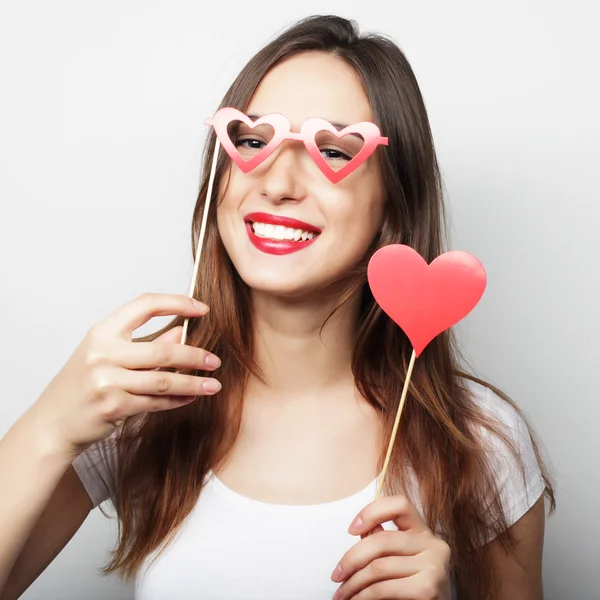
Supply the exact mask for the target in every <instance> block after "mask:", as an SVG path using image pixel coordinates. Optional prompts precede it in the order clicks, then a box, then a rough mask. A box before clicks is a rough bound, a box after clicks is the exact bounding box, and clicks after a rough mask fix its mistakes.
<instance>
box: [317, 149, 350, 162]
mask: <svg viewBox="0 0 600 600" xmlns="http://www.w3.org/2000/svg"><path fill="white" fill-rule="evenodd" d="M321 154H323V155H324V156H325V158H327V159H329V160H350V157H349V156H348V155H347V154H344V153H343V152H340V151H339V150H334V149H333V148H323V149H322V150H321Z"/></svg>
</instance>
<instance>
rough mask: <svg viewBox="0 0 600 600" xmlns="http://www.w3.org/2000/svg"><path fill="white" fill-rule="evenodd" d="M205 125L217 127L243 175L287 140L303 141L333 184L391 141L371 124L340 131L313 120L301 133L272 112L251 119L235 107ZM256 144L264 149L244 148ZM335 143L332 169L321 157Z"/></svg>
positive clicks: (223, 142)
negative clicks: (327, 147) (292, 129)
mask: <svg viewBox="0 0 600 600" xmlns="http://www.w3.org/2000/svg"><path fill="white" fill-rule="evenodd" d="M204 124H205V125H210V126H212V127H213V128H214V130H215V133H216V135H217V137H218V138H219V141H220V142H221V145H222V146H223V148H224V149H225V151H226V152H227V154H228V155H229V156H230V157H231V159H232V160H233V162H235V164H236V165H237V166H238V167H239V168H240V169H241V170H242V171H243V172H244V173H248V171H251V170H252V169H254V168H255V167H257V166H258V165H260V164H261V163H262V162H263V161H264V160H266V159H267V158H268V157H269V156H270V155H271V154H272V153H273V152H274V151H275V150H276V149H277V148H278V147H279V145H280V144H281V142H283V141H284V140H296V141H299V142H304V145H305V146H306V149H307V150H308V153H309V154H310V156H311V157H312V159H313V160H314V161H315V163H316V164H317V166H318V167H319V169H321V171H322V172H323V173H324V175H325V176H326V177H327V178H328V179H329V180H330V181H331V182H332V183H338V182H339V181H341V180H342V179H343V178H344V177H346V176H347V175H349V174H350V173H352V171H354V170H355V169H356V168H358V167H359V166H360V165H361V164H362V163H363V162H365V160H367V158H369V156H371V154H373V152H374V151H375V148H377V146H379V145H383V146H387V144H388V138H387V137H381V134H380V131H379V128H378V127H377V125H375V123H370V122H368V121H363V122H361V123H355V124H353V125H348V126H345V127H343V128H342V129H341V130H340V129H338V128H336V127H335V126H334V125H333V124H332V123H330V122H329V121H327V120H325V119H321V118H319V117H313V118H311V119H307V120H306V121H304V123H303V124H302V127H301V128H300V133H294V132H293V131H291V124H290V121H289V120H288V119H287V117H285V116H284V115H281V114H277V113H273V114H268V115H264V116H262V117H260V118H258V119H256V120H252V119H251V118H250V117H248V116H247V115H246V114H244V113H243V112H241V111H239V110H237V109H236V108H232V107H225V108H221V109H219V110H218V111H217V112H216V114H215V116H214V117H213V118H212V119H210V118H207V119H205V121H204ZM232 125H233V127H232ZM244 126H245V128H244ZM240 128H241V132H240ZM249 130H251V131H249ZM251 132H252V135H251ZM232 137H233V139H232ZM257 142H258V143H259V145H260V144H264V146H262V147H261V148H257V147H256V145H254V146H252V145H250V146H248V145H245V146H244V144H245V143H251V144H256V143H257ZM332 142H333V143H335V145H336V149H328V151H329V152H333V153H334V154H337V155H338V156H336V157H332V158H331V159H330V160H331V161H332V163H333V165H334V166H333V167H332V166H331V164H329V163H328V162H327V160H326V159H325V158H324V157H323V154H322V152H323V151H324V150H323V146H327V145H330V144H331V143H332ZM238 148H240V149H241V150H238ZM342 165H343V166H342Z"/></svg>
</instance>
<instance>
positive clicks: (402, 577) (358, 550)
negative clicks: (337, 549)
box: [331, 496, 451, 600]
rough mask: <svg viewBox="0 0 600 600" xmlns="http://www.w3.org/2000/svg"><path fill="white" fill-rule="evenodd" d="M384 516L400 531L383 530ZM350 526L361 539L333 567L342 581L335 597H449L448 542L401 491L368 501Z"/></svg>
mask: <svg viewBox="0 0 600 600" xmlns="http://www.w3.org/2000/svg"><path fill="white" fill-rule="evenodd" d="M387 521H393V522H394V523H395V524H396V526H397V527H398V531H384V530H383V528H382V527H381V525H382V523H385V522H387ZM373 530H374V532H373V533H372V534H371V535H367V534H368V533H369V532H371V531H373ZM348 531H349V533H351V534H353V535H360V536H361V537H362V539H361V540H360V541H359V542H358V543H357V544H355V545H354V546H353V547H352V548H350V550H348V552H346V554H344V556H343V557H342V560H341V561H340V564H339V565H338V566H337V567H336V569H335V570H334V571H333V574H332V576H331V578H332V580H333V581H343V582H344V583H343V584H342V585H341V586H340V587H339V588H338V590H337V591H336V593H335V594H334V596H333V598H334V600H350V599H351V598H352V599H353V600H379V599H398V600H450V598H451V591H450V573H449V565H450V548H449V546H448V544H446V542H444V541H442V540H441V539H440V538H438V537H436V536H435V535H433V533H432V532H431V530H430V529H429V528H428V527H427V525H426V524H425V523H424V522H423V520H422V519H421V517H420V515H419V513H418V512H417V510H416V508H415V507H414V506H413V505H412V504H411V503H410V502H409V501H408V500H407V499H406V498H405V497H404V496H386V497H384V498H380V499H379V500H375V501H374V502H371V504H369V505H367V506H366V507H365V508H363V510H361V511H360V513H359V514H358V516H357V517H356V519H355V520H354V521H353V522H352V524H351V525H350V527H349V529H348Z"/></svg>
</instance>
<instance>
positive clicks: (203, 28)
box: [0, 0, 600, 600]
mask: <svg viewBox="0 0 600 600" xmlns="http://www.w3.org/2000/svg"><path fill="white" fill-rule="evenodd" d="M386 4H387V6H386ZM301 7H302V10H298V9H296V8H295V7H290V6H289V5H287V4H284V3H281V2H262V3H260V2H259V3H257V2H253V3H242V2H238V3H230V2H229V3H214V4H211V5H206V4H205V3H201V2H198V1H194V2H192V1H185V2H184V1H172V0H171V1H169V2H167V1H161V2H141V1H138V2H132V1H125V2H116V1H114V0H110V1H105V2H102V3H87V2H86V3H83V2H75V1H68V2H66V1H58V2H52V3H49V2H41V1H39V0H37V1H30V2H22V3H2V5H1V6H0V74H1V78H0V81H1V84H0V85H1V94H0V108H1V109H2V110H1V111H0V131H1V132H2V133H1V134H0V164H1V175H0V199H1V200H0V227H1V231H2V235H0V257H1V258H0V261H1V271H2V281H1V283H0V286H1V287H0V290H1V300H0V315H1V318H2V327H3V331H4V335H3V344H2V351H1V352H2V354H1V359H2V367H1V368H2V379H3V381H4V389H3V391H2V398H1V400H0V435H3V434H4V433H5V431H6V430H7V429H8V428H9V427H10V426H11V424H12V423H13V422H14V421H15V420H16V419H17V418H18V417H19V416H20V415H21V414H22V413H23V412H24V411H25V410H26V408H27V407H28V406H29V405H30V404H31V403H33V402H34V401H35V399H36V398H37V397H38V396H39V394H40V393H41V391H42V390H43V389H44V387H45V386H46V384H47V383H48V381H49V380H50V379H51V378H52V377H53V376H54V374H55V373H56V372H57V371H58V370H59V369H60V368H61V366H62V365H63V364H64V362H65V361H66V360H67V358H68V356H69V355H70V354H71V353H72V352H73V350H74V349H75V347H76V346H77V344H78V343H79V341H80V340H81V338H82V337H83V335H84V334H85V332H86V331H87V330H88V329H89V327H91V325H92V324H93V323H95V322H96V321H98V320H100V319H101V318H103V317H105V316H106V315H107V314H108V313H109V312H112V311H113V310H114V309H115V308H117V306H119V305H121V304H123V303H124V302H126V301H127V300H129V299H131V298H133V297H135V296H137V295H138V294H140V293H142V292H145V291H165V292H167V291H168V292H178V293H186V292H187V288H188V284H189V279H190V276H191V272H192V256H191V247H190V240H189V230H190V227H189V224H190V220H191V211H192V208H193V204H194V200H195V196H196V190H197V181H198V177H199V164H200V155H201V150H202V144H203V139H204V135H205V132H206V129H205V127H204V125H203V120H204V118H205V117H207V116H212V115H213V114H214V111H215V109H216V106H217V104H218V102H219V100H220V98H221V96H222V94H223V93H224V91H225V89H226V87H227V86H228V84H229V83H230V81H231V80H232V78H233V77H234V76H235V74H236V73H237V71H238V70H239V69H240V68H241V67H242V65H243V64H244V63H245V62H246V60H247V59H248V58H249V57H250V56H251V55H252V53H253V52H254V51H255V50H256V49H258V47H259V46H261V45H262V44H263V43H264V42H265V41H266V40H267V39H268V38H269V37H271V36H272V35H274V34H275V33H276V32H278V31H279V30H280V29H281V28H283V27H284V26H286V25H287V24H289V23H291V22H292V21H294V20H295V19H296V18H299V17H302V16H306V15H308V14H312V13H327V12H333V13H338V14H341V15H343V16H348V17H352V18H356V19H357V20H358V21H359V23H360V24H361V25H362V27H363V29H373V30H378V31H384V32H387V33H389V34H390V35H392V36H393V37H394V38H395V39H396V40H397V41H398V42H399V43H400V44H401V46H402V47H403V49H404V50H405V52H406V54H407V56H408V59H409V61H410V62H411V64H412V66H413V68H414V70H415V72H416V74H417V77H418V79H419V82H420V84H421V87H422V92H423V94H424V97H425V101H426V104H427V108H428V111H429V115H430V119H431V124H432V128H433V132H434V136H435V140H436V145H437V149H438V153H439V159H440V163H441V167H442V171H443V176H444V178H445V182H446V186H447V190H448V200H449V204H450V206H451V214H452V221H453V244H452V247H453V248H455V249H463V250H467V251H469V252H472V253H474V254H475V255H476V256H478V257H479V259H480V260H481V261H482V262H483V264H484V265H485V267H486V269H487V272H488V277H489V286H488V289H487V292H486V294H485V296H484V298H483V300H482V301H481V303H480V305H479V306H478V307H477V308H476V309H475V311H474V312H473V313H472V314H471V315H470V316H469V318H468V319H467V320H466V321H465V322H464V323H463V325H462V326H461V335H462V338H463V341H464V344H465V349H466V352H467V355H468V357H469V359H470V360H471V361H472V362H473V364H474V366H475V368H476V369H477V372H478V373H479V374H480V375H482V376H484V377H486V378H488V379H489V380H490V381H492V382H493V383H496V384H498V385H500V386H501V387H502V388H503V389H505V390H506V391H507V392H508V393H509V394H510V395H511V396H512V397H514V398H515V399H516V400H517V401H518V402H519V403H520V405H521V406H522V407H523V409H524V410H525V411H526V413H527V414H528V415H529V416H530V417H531V419H532V422H533V424H534V426H535V428H536V429H537V431H538V433H539V434H540V436H541V437H542V438H543V440H544V442H545V445H546V448H547V452H548V455H549V457H550V459H551V464H552V467H553V470H554V474H555V477H556V479H557V492H558V502H559V508H558V511H557V512H556V514H555V516H553V517H552V518H551V519H550V520H549V522H548V525H547V535H546V546H545V555H544V569H545V586H546V598H549V599H551V600H558V599H568V600H578V599H581V600H589V599H592V598H598V597H599V596H598V589H600V579H599V576H598V567H597V562H598V554H599V552H598V550H599V545H598V537H599V534H600V527H599V526H598V519H597V512H598V509H597V499H598V496H599V491H600V489H599V476H598V471H599V469H598V465H597V462H598V459H599V458H600V451H599V450H600V448H599V442H598V436H597V428H598V424H599V422H600V421H599V417H600V402H599V401H598V395H597V392H596V382H597V376H598V368H599V366H600V365H599V360H598V358H599V353H598V350H597V340H598V334H599V333H600V331H599V326H598V320H597V319H596V311H595V309H596V307H597V306H598V304H599V302H598V300H599V288H600V276H599V269H598V258H599V252H598V249H597V244H598V241H599V237H600V236H599V235H598V225H599V224H600V208H599V203H598V191H597V189H598V179H597V175H598V158H599V151H598V147H599V142H600V119H599V117H598V110H597V108H598V106H600V93H599V85H598V75H597V73H598V62H599V61H598V58H599V55H600V42H599V41H598V36H597V29H596V23H597V22H598V19H597V17H598V8H597V3H595V2H592V1H589V2H583V1H571V2H569V3H568V4H567V3H566V2H552V1H548V0H546V1H543V0H536V1H523V0H507V1H505V2H502V3H483V2H475V1H471V2H467V1H465V0H461V1H457V0H455V1H453V2H445V1H443V0H438V1H434V0H431V1H420V2H404V1H396V2H394V3H390V2H386V3H383V2H364V3H360V2H348V1H347V2H343V3H339V2H323V1H319V2H317V1H313V0H306V1H304V2H302V3H301ZM160 324H162V320H161V319H157V320H153V321H152V322H151V323H150V324H148V326H147V327H145V328H144V331H150V330H153V329H154V328H155V327H156V326H158V325H160ZM114 536H115V528H114V522H113V523H111V522H110V521H108V520H106V519H105V518H104V517H103V516H102V515H101V514H100V513H99V512H98V511H95V513H94V514H93V515H92V516H91V517H90V518H89V520H88V521H86V523H85V524H84V526H83V528H82V529H81V530H80V532H79V533H78V534H77V535H76V536H75V538H74V539H73V540H72V542H71V543H70V544H69V545H68V547H67V548H66V549H65V551H64V552H63V553H62V554H61V555H60V556H59V557H58V558H57V559H56V561H55V562H54V563H53V564H52V565H51V566H50V567H49V568H48V570H47V571H46V572H45V573H44V574H43V575H42V576H41V577H40V578H39V580H38V581H37V582H36V583H35V584H34V585H33V586H32V587H31V588H30V590H29V591H28V592H27V593H26V594H25V595H24V598H26V599H27V600H37V599H39V600H42V599H43V600H49V599H50V600H51V599H58V598H60V599H61V600H68V599H76V598H77V599H81V598H86V599H88V600H94V599H101V598H114V599H117V600H118V599H126V598H131V597H132V590H131V588H130V587H128V586H124V585H122V584H120V583H119V582H118V581H117V580H116V579H104V578H101V577H100V576H99V575H97V569H98V567H99V566H100V565H101V564H102V563H103V562H104V561H105V559H106V558H107V556H108V554H107V553H108V551H109V548H110V547H111V546H112V544H113V542H114V539H115V537H114Z"/></svg>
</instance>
